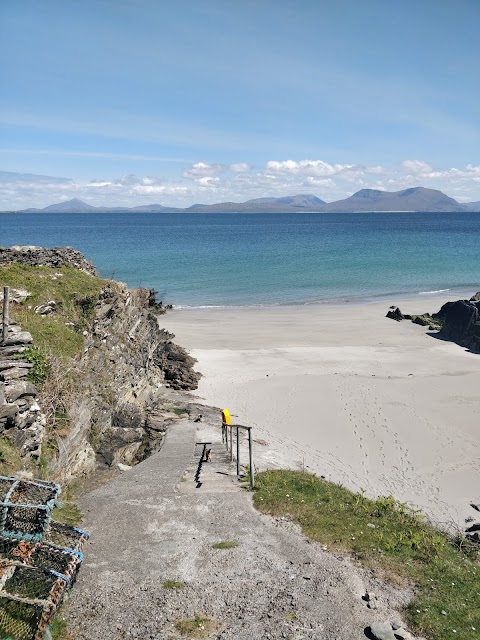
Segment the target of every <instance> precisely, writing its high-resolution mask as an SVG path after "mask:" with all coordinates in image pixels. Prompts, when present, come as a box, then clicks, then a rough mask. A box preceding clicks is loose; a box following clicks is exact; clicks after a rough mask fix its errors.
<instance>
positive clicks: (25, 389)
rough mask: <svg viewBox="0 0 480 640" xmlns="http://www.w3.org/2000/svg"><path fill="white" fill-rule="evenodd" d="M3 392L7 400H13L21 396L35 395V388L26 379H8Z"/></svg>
mask: <svg viewBox="0 0 480 640" xmlns="http://www.w3.org/2000/svg"><path fill="white" fill-rule="evenodd" d="M4 393H5V399H6V400H7V402H14V401H15V400H16V399H17V398H21V397H22V396H35V395H36V394H37V389H36V388H35V386H34V385H33V384H32V383H31V382H29V381H28V380H10V381H9V382H8V384H6V385H5V390H4Z"/></svg>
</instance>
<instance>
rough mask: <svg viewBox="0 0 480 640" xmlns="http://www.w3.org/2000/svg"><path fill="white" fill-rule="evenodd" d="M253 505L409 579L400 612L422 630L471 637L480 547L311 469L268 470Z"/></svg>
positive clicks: (477, 622)
mask: <svg viewBox="0 0 480 640" xmlns="http://www.w3.org/2000/svg"><path fill="white" fill-rule="evenodd" d="M254 504H255V506H256V507H257V509H259V510H261V511H263V512H265V513H269V514H272V515H284V516H288V517H290V518H291V519H292V520H294V521H296V522H298V523H299V524H300V525H301V527H302V530H303V532H304V533H305V534H306V535H308V536H309V537H310V538H312V539H313V540H317V541H319V542H321V543H323V544H325V545H327V547H328V549H331V550H340V551H343V552H347V553H349V554H351V556H352V557H353V558H354V559H356V560H358V561H359V562H361V563H362V564H363V565H364V566H367V567H369V568H375V569H376V570H377V575H379V576H383V577H384V578H387V579H388V578H390V579H391V580H395V581H397V582H400V583H402V582H403V583H405V582H407V583H410V584H414V585H415V587H416V589H415V599H414V600H413V602H412V603H411V604H410V605H409V606H408V607H407V608H406V610H405V617H406V619H407V621H408V623H409V624H410V626H411V627H412V630H413V631H414V632H416V633H418V634H419V635H424V636H426V637H427V638H431V639H432V640H433V639H435V640H447V638H448V639H451V638H452V637H455V638H457V640H471V638H472V632H473V629H474V628H475V629H476V630H480V607H479V606H478V603H479V594H480V565H479V562H478V561H479V558H480V550H479V549H478V547H476V546H474V545H472V544H468V543H467V542H466V541H465V540H463V539H462V540H460V539H454V538H451V537H449V536H447V535H446V534H444V533H442V532H440V531H438V530H436V529H434V528H433V527H432V526H431V525H429V524H428V523H427V522H426V521H425V519H424V518H423V516H422V515H421V514H420V513H419V512H417V511H414V510H412V509H410V508H409V507H408V506H407V505H405V504H402V503H400V502H397V501H395V500H394V498H392V497H391V496H389V497H381V498H378V500H370V499H368V498H366V497H365V496H364V495H361V494H358V493H352V492H351V491H348V490H347V489H345V488H344V487H342V486H340V485H336V484H333V483H330V482H326V481H324V480H321V479H320V478H318V477H317V476H314V475H311V474H308V473H304V472H300V471H265V472H263V473H261V474H259V476H258V479H257V491H256V493H255V495H254ZM442 612H444V613H442ZM445 613H446V614H447V615H445Z"/></svg>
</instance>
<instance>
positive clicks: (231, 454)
mask: <svg viewBox="0 0 480 640" xmlns="http://www.w3.org/2000/svg"><path fill="white" fill-rule="evenodd" d="M230 462H233V429H232V425H230Z"/></svg>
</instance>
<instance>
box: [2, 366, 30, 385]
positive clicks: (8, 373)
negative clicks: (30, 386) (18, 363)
mask: <svg viewBox="0 0 480 640" xmlns="http://www.w3.org/2000/svg"><path fill="white" fill-rule="evenodd" d="M27 375H28V369H24V368H23V367H12V368H11V369H4V370H3V371H0V380H3V381H4V382H6V381H7V380H17V379H18V378H25V376H27Z"/></svg>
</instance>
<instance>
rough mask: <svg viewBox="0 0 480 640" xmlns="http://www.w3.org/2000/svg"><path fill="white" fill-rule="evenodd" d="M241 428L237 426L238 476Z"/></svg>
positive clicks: (238, 473)
mask: <svg viewBox="0 0 480 640" xmlns="http://www.w3.org/2000/svg"><path fill="white" fill-rule="evenodd" d="M239 436H240V429H239V428H238V427H237V476H239V475H240V438H239Z"/></svg>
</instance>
